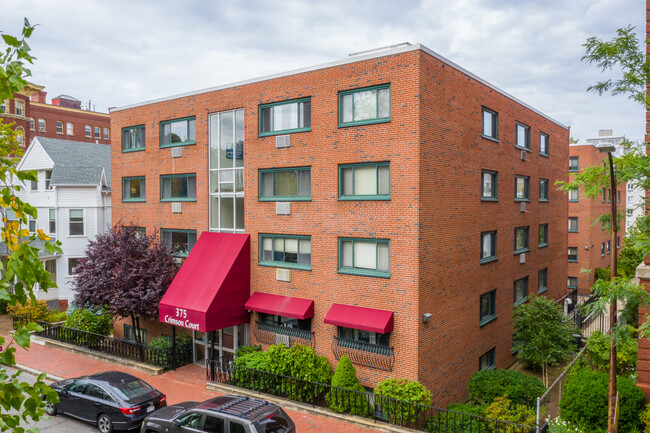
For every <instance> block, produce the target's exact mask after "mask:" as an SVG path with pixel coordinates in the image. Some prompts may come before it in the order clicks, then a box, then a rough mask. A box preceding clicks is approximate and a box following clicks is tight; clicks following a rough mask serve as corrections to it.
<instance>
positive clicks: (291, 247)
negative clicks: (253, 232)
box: [259, 234, 311, 270]
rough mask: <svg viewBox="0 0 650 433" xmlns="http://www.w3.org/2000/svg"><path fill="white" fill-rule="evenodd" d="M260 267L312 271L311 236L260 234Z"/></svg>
mask: <svg viewBox="0 0 650 433" xmlns="http://www.w3.org/2000/svg"><path fill="white" fill-rule="evenodd" d="M259 239H260V258H259V259H260V261H259V264H260V265H265V266H278V267H283V268H294V269H305V270H310V269H311V236H292V235H273V234H260V238H259Z"/></svg>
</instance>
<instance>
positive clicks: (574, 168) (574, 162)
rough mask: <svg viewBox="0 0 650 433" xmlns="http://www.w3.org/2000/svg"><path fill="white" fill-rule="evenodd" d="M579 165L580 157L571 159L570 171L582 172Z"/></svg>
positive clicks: (571, 157)
mask: <svg viewBox="0 0 650 433" xmlns="http://www.w3.org/2000/svg"><path fill="white" fill-rule="evenodd" d="M579 164H580V161H579V157H577V156H570V157H569V171H580V167H579Z"/></svg>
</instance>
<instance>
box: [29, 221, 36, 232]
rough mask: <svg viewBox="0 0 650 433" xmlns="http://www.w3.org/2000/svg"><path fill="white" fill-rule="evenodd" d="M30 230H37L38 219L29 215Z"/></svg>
mask: <svg viewBox="0 0 650 433" xmlns="http://www.w3.org/2000/svg"><path fill="white" fill-rule="evenodd" d="M29 232H30V233H35V232H36V220H35V219H34V218H32V217H29Z"/></svg>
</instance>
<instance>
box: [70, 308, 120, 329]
mask: <svg viewBox="0 0 650 433" xmlns="http://www.w3.org/2000/svg"><path fill="white" fill-rule="evenodd" d="M112 323H113V318H112V317H111V316H109V315H108V314H105V313H103V314H94V313H93V312H91V311H90V310H87V309H85V308H77V309H75V310H74V311H73V312H72V313H71V314H70V315H69V316H68V318H67V320H66V321H65V323H64V324H63V326H65V327H66V328H74V329H79V330H81V331H86V332H92V333H93V334H101V335H109V334H110V333H111V330H112Z"/></svg>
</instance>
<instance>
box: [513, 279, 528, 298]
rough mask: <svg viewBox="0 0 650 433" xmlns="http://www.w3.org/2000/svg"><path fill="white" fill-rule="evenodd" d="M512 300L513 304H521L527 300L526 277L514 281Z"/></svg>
mask: <svg viewBox="0 0 650 433" xmlns="http://www.w3.org/2000/svg"><path fill="white" fill-rule="evenodd" d="M513 300H514V303H515V304H522V303H524V302H526V300H528V277H524V278H520V279H518V280H517V281H515V284H514V290H513Z"/></svg>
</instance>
